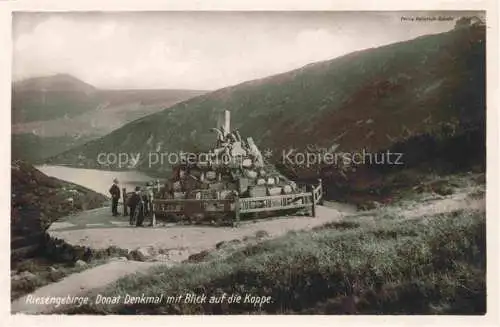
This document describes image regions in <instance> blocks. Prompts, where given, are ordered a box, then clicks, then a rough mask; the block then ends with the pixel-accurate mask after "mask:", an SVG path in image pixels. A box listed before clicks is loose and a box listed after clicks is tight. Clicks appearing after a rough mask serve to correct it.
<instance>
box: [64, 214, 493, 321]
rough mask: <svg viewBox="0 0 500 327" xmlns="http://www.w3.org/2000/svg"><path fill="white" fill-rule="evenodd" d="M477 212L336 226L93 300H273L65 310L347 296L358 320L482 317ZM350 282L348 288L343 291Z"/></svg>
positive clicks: (160, 310)
mask: <svg viewBox="0 0 500 327" xmlns="http://www.w3.org/2000/svg"><path fill="white" fill-rule="evenodd" d="M485 234H486V230H485V216H484V213H481V212H472V211H471V212H468V211H460V212H453V213H450V214H446V215H439V216H434V217H428V219H423V220H415V221H407V222H405V223H404V224H401V222H399V221H396V220H392V218H391V217H387V216H386V217H384V218H383V219H379V220H378V223H377V225H376V226H368V225H364V224H363V223H356V222H342V223H334V224H329V225H326V226H324V227H323V228H321V229H316V230H315V231H313V232H299V233H289V234H288V235H286V236H284V237H281V238H279V239H275V240H270V241H266V242H264V243H261V244H257V245H253V246H248V247H246V248H243V249H240V250H236V251H235V252H234V253H233V254H232V255H230V256H229V257H226V258H223V259H218V260H211V261H208V262H202V263H197V264H184V265H182V266H179V267H175V268H170V269H168V268H157V269H155V270H154V271H151V273H150V274H148V275H139V276H131V277H126V278H123V279H121V280H119V281H118V282H117V283H116V284H115V285H112V286H110V287H109V288H108V289H107V290H105V291H104V292H100V294H102V295H108V296H116V295H119V294H122V295H124V294H130V295H132V296H140V295H141V294H142V293H144V294H145V296H155V295H159V294H160V293H163V294H165V295H171V296H176V295H180V294H186V293H190V292H193V293H197V294H203V293H204V294H207V295H208V296H211V295H220V294H222V293H224V292H225V293H227V294H229V295H230V294H240V295H245V294H252V295H255V296H271V298H272V299H273V301H272V303H270V304H266V305H263V306H262V307H260V308H259V307H254V306H253V304H249V303H246V304H243V303H242V304H230V305H228V304H222V305H217V304H199V305H197V304H183V303H181V304H167V303H162V304H147V305H141V304H134V305H124V304H119V305H103V304H99V305H95V304H91V305H88V306H84V307H82V308H72V309H70V310H68V313H102V314H107V313H114V314H132V313H134V314H199V313H206V314H218V313H226V314H227V313H230V314H236V313H240V314H241V313H255V312H261V313H271V314H279V313H301V314H306V313H308V314H311V313H315V314H317V313H320V314H321V313H323V314H342V313H345V312H344V311H343V310H344V308H343V307H342V299H343V298H345V295H346V294H351V293H352V294H354V295H355V296H357V297H358V302H357V311H358V312H359V313H363V314H377V313H383V314H437V313H444V314H457V313H460V314H482V313H484V312H485V310H486V308H485V305H486V304H485V301H486V289H485V288H486V284H485V283H486V282H485V269H486V266H485V265H486V255H485V253H486V243H485V241H486V240H485ZM353 284H355V285H357V286H356V288H354V292H351V290H352V285H353Z"/></svg>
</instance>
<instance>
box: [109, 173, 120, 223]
mask: <svg viewBox="0 0 500 327" xmlns="http://www.w3.org/2000/svg"><path fill="white" fill-rule="evenodd" d="M109 193H110V194H111V213H112V214H113V216H118V200H120V188H119V187H118V179H116V178H115V179H113V185H111V188H110V189H109Z"/></svg>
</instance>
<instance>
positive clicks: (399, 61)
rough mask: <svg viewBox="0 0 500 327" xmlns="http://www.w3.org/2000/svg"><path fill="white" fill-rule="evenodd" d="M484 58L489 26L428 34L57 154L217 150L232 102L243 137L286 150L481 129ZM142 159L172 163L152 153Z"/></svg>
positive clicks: (345, 147)
mask: <svg viewBox="0 0 500 327" xmlns="http://www.w3.org/2000/svg"><path fill="white" fill-rule="evenodd" d="M484 62H485V29H484V27H470V28H464V29H459V30H458V29H457V30H452V31H449V32H445V33H440V34H434V35H427V36H421V37H418V38H416V39H413V40H410V41H404V42H398V43H394V44H390V45H386V46H382V47H378V48H373V49H368V50H361V51H356V52H354V53H350V54H347V55H344V56H341V57H338V58H334V59H331V60H327V61H323V62H318V63H313V64H309V65H306V66H304V67H301V68H299V69H296V70H293V71H290V72H286V73H282V74H278V75H273V76H269V77H265V78H262V79H257V80H252V81H247V82H243V83H240V84H238V85H235V86H230V87H226V88H223V89H219V90H216V91H213V92H210V93H207V94H205V95H201V96H198V97H195V98H193V99H190V100H187V101H184V102H181V103H178V104H176V105H174V106H172V107H170V108H168V110H163V111H159V112H156V113H154V114H152V115H149V116H145V117H142V118H140V119H137V120H135V121H133V122H131V123H129V124H127V125H125V126H124V127H122V128H120V129H117V130H115V131H113V132H112V133H110V134H108V135H107V136H105V137H104V138H100V139H98V140H94V141H91V142H88V143H86V144H84V145H82V146H79V147H77V148H75V149H72V150H69V151H66V152H64V153H62V154H60V155H58V156H55V157H53V158H51V159H50V160H49V162H51V163H64V164H70V165H71V164H72V165H78V166H84V167H89V168H103V167H100V166H99V165H98V164H97V163H96V160H95V159H96V157H95V156H96V154H98V153H100V152H125V153H130V152H141V153H143V154H144V156H143V158H146V157H147V153H149V152H155V151H160V152H164V151H167V152H178V151H197V150H200V149H207V148H208V147H209V146H210V145H211V144H212V143H213V140H215V138H214V135H213V134H212V132H210V131H209V130H210V128H211V127H214V126H215V125H216V122H217V118H218V116H219V115H220V113H221V111H223V110H225V109H228V110H230V111H231V119H232V122H231V124H232V126H233V127H234V128H236V129H239V131H240V133H241V135H242V136H243V137H247V136H252V137H253V138H254V140H255V142H256V144H257V145H258V146H259V147H260V148H261V149H266V148H270V149H273V150H274V152H275V153H278V154H279V153H280V151H282V150H286V149H289V148H295V149H305V148H306V147H307V146H308V145H311V144H313V145H315V146H318V147H331V146H332V145H334V144H338V145H339V150H340V151H344V152H345V151H358V150H360V149H367V150H369V151H382V150H385V149H388V148H390V147H391V146H392V145H394V144H396V143H397V142H401V141H404V140H407V139H410V138H412V137H414V136H418V135H423V134H430V135H434V136H436V135H440V133H442V130H443V128H446V126H448V125H452V128H455V129H457V130H459V131H460V130H461V129H462V127H463V126H465V125H470V124H472V125H474V126H476V127H477V128H481V127H482V126H483V125H482V124H483V123H484V119H485V86H484V85H485V64H484ZM187 131H188V132H187ZM158 149H159V150H158ZM78 158H80V159H78ZM81 158H84V159H81ZM274 159H279V158H274ZM111 168H119V167H116V166H111ZM121 168H123V167H121ZM136 168H138V169H140V170H153V171H155V172H158V173H162V172H166V171H168V169H169V167H167V166H161V167H160V166H157V167H148V163H147V162H146V161H140V162H139V164H138V166H137V167H136Z"/></svg>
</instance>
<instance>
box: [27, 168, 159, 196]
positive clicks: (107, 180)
mask: <svg viewBox="0 0 500 327" xmlns="http://www.w3.org/2000/svg"><path fill="white" fill-rule="evenodd" d="M36 168H37V169H38V170H40V171H41V172H42V173H44V174H46V175H48V176H52V177H55V178H58V179H61V180H64V181H68V182H71V183H75V184H79V185H81V186H84V187H86V188H89V189H91V190H94V191H96V192H98V193H102V194H104V195H106V196H109V192H108V190H109V188H110V187H111V185H112V184H113V179H114V178H118V182H119V186H120V189H122V188H124V187H125V188H127V191H132V190H133V189H134V187H135V186H137V185H141V186H144V185H145V183H146V182H148V181H152V180H153V178H152V177H149V176H148V175H146V174H144V173H141V172H138V171H109V170H97V169H83V168H72V167H64V166H51V165H41V166H36Z"/></svg>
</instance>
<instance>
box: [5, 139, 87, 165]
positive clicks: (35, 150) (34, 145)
mask: <svg viewBox="0 0 500 327" xmlns="http://www.w3.org/2000/svg"><path fill="white" fill-rule="evenodd" d="M96 137H97V136H95V135H94V136H93V137H92V136H82V137H66V136H53V137H40V136H37V135H35V134H31V133H29V134H13V135H12V136H11V145H12V157H13V158H15V159H18V160H26V161H29V162H31V163H39V162H42V161H43V160H44V159H46V158H49V157H51V156H55V155H56V154H58V153H60V152H62V151H66V150H69V149H71V148H73V147H76V146H79V145H82V144H84V143H85V142H87V141H90V140H92V139H93V138H96Z"/></svg>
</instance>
